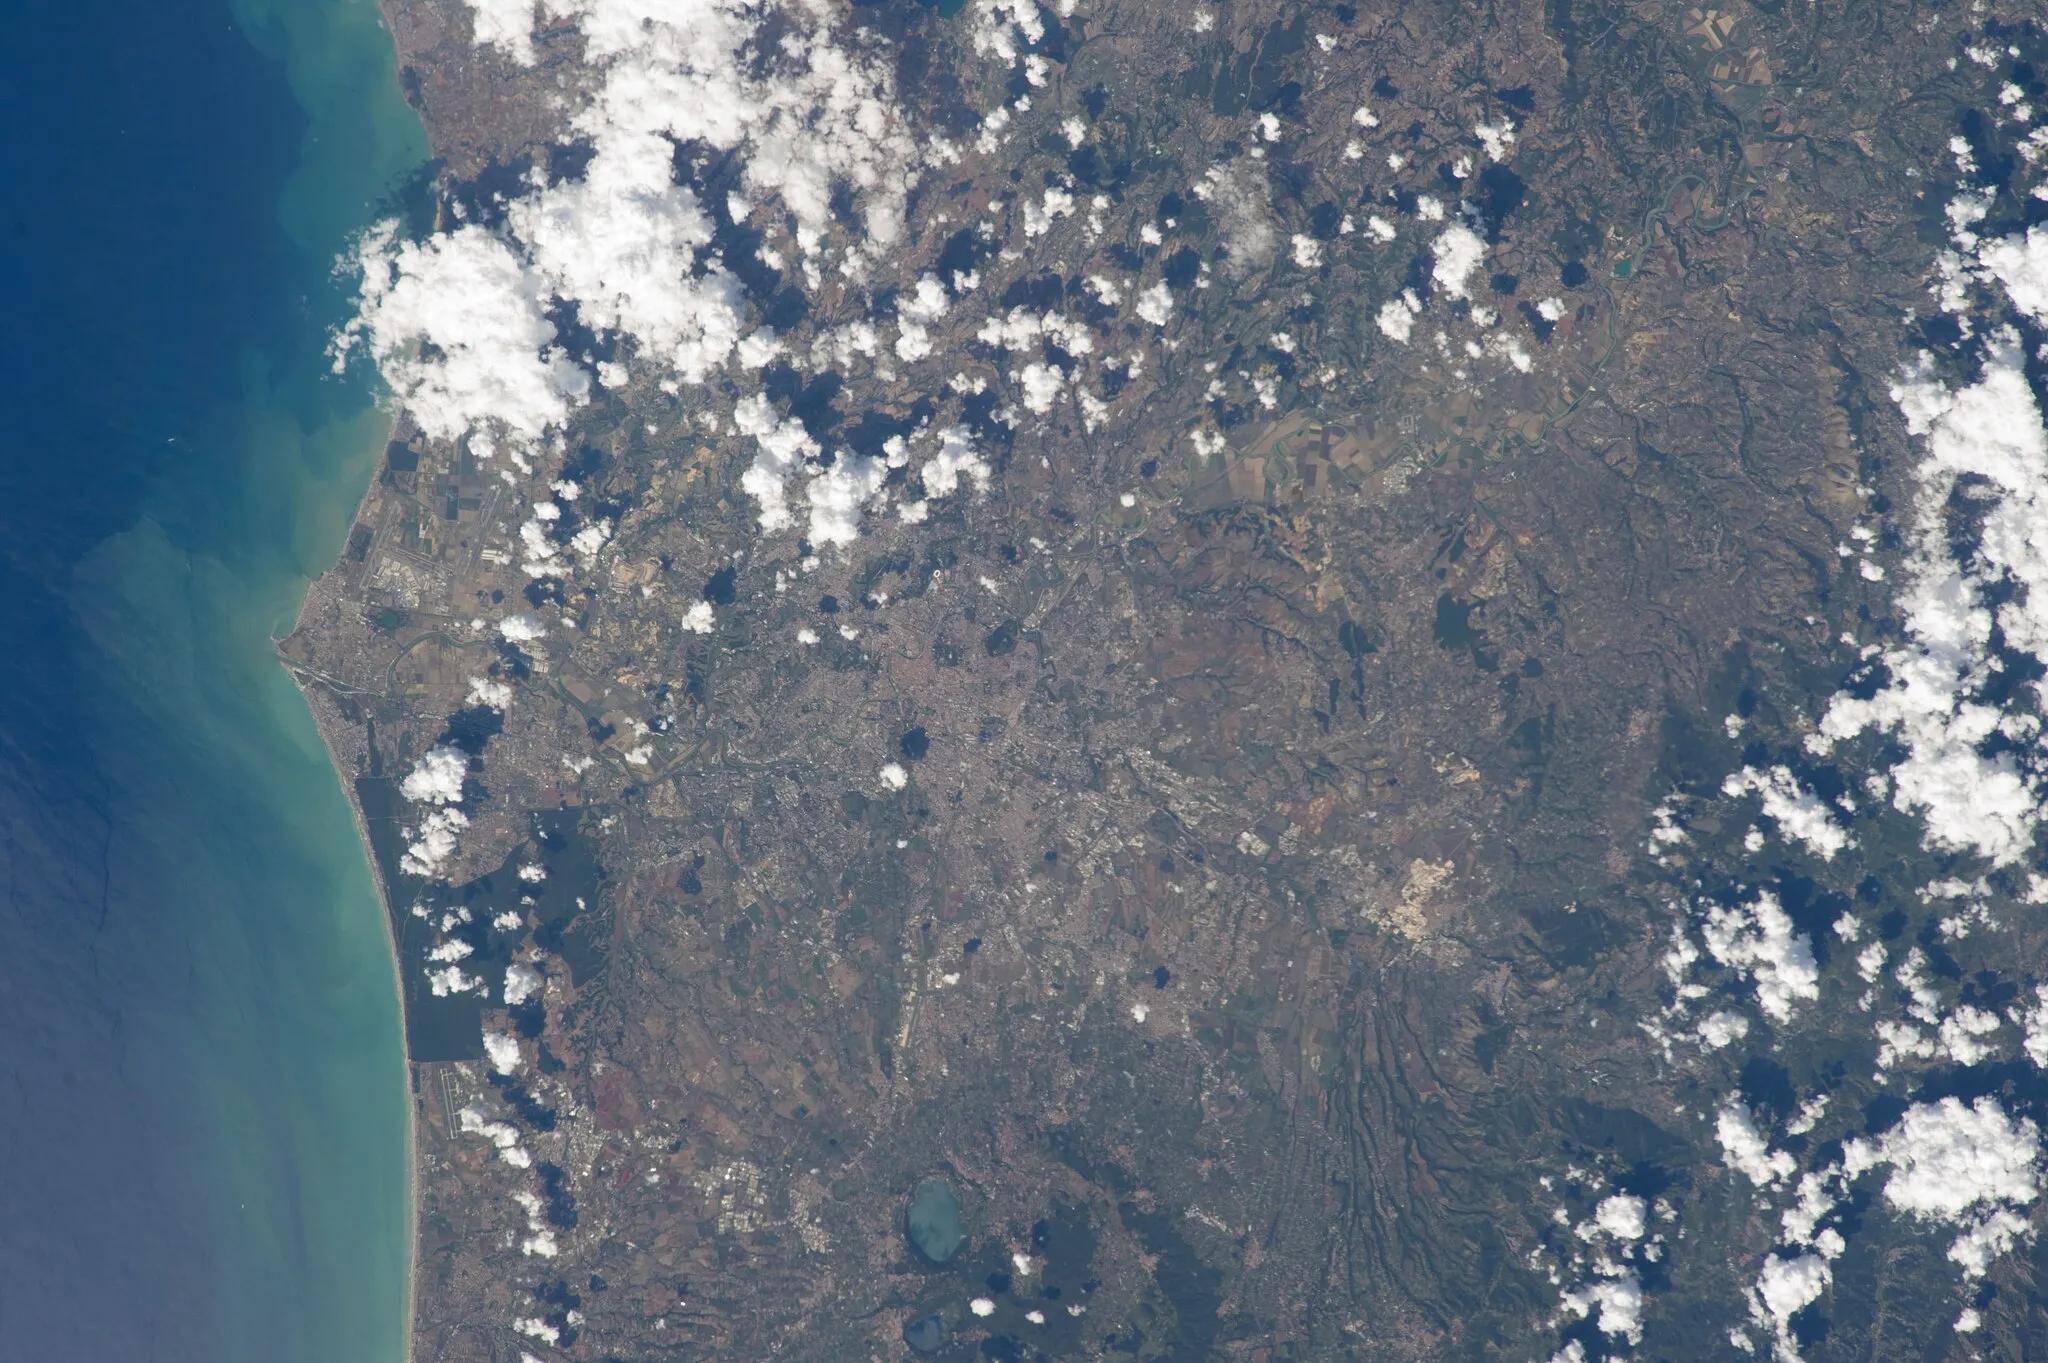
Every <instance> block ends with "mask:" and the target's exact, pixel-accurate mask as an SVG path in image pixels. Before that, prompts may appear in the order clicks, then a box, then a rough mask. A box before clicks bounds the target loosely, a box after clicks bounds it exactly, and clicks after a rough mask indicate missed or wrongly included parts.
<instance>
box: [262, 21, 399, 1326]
mask: <svg viewBox="0 0 2048 1363" xmlns="http://www.w3.org/2000/svg"><path fill="white" fill-rule="evenodd" d="M229 3H230V6H231V8H232V9H233V10H234V12H235V14H236V17H237V21H238V24H239V25H240V27H242V28H243V30H244V31H245V33H246V35H247V36H248V37H249V39H250V41H251V42H252V44H254V45H255V46H257V47H258V48H259V49H260V50H264V51H265V52H266V55H269V56H270V57H272V58H273V59H275V60H277V61H279V62H280V63H281V64H282V65H283V66H284V67H285V69H286V72H287V75H288V78H289V80H290V83H291V85H292V88H293V92H294V94H295V96H296V97H297V98H298V100H299V102H300V104H301V106H302V107H303V109H304V111H305V113H306V116H307V118H308V122H309V127H308V132H307V136H306V139H305V141H304V143H303V144H302V152H301V160H300V163H299V165H298V167H297V171H296V174H295V176H294V179H293V181H292V183H291V184H289V185H288V186H287V187H286V192H285V194H284V195H283V196H282V198H281V199H280V201H279V204H278V212H279V217H280V219H281V220H282V221H283V223H284V224H285V227H286V230H287V232H288V233H289V234H290V235H291V236H292V237H293V238H294V239H296V240H298V241H299V243H300V245H301V246H302V247H303V248H304V249H306V250H307V252H308V253H309V255H312V256H313V258H314V259H316V260H319V261H321V262H322V263H323V264H325V265H327V266H328V268H329V271H330V272H329V274H328V275H327V276H326V283H327V286H328V287H330V288H333V289H334V292H335V293H336V294H338V295H340V296H339V297H338V299H337V302H338V304H339V311H340V313H341V314H342V315H345V314H346V313H347V312H348V311H350V310H351V308H352V297H351V296H350V295H349V294H347V293H345V292H343V290H341V289H340V288H337V287H335V286H336V282H337V281H336V279H335V277H334V275H333V274H332V273H331V270H332V264H331V263H332V262H334V261H335V260H336V259H337V253H338V251H339V250H341V249H345V246H346V242H347V241H348V240H349V239H351V238H352V237H353V236H354V234H355V233H356V232H358V231H360V230H362V229H364V228H367V227H368V226H370V224H371V223H372V222H374V221H375V220H376V219H377V218H378V217H380V216H382V215H383V214H384V213H385V212H386V211H388V207H389V199H388V196H389V194H390V193H391V192H392V190H393V189H394V188H395V187H396V186H397V184H398V182H399V180H400V179H401V178H402V177H403V176H405V175H409V174H410V173H412V171H413V170H414V169H416V167H417V166H418V165H420V164H423V163H424V161H425V159H426V158H427V156H429V155H431V150H432V149H431V147H430V146H429V144H428V142H427V138H426V133H425V128H424V126H423V125H422V124H421V122H420V120H419V117H418V115H417V114H416V112H415V111H414V110H413V109H412V107H411V106H410V105H409V104H407V103H406V101H405V100H404V98H403V97H402V95H401V94H400V80H399V59H398V50H397V46H396V42H395V40H394V37H393V31H392V26H391V21H390V15H389V14H388V13H387V12H386V9H385V7H384V5H383V4H382V3H379V4H376V5H372V6H367V7H365V6H359V5H356V4H353V3H342V4H337V3H335V0H229ZM332 123H341V124H343V125H344V126H343V127H342V128H340V129H339V130H338V135H336V136H323V130H322V125H323V124H332ZM336 223H346V228H345V230H344V231H343V232H342V233H341V234H340V239H336V236H335V234H334V231H333V227H334V225H335V224H336ZM333 320H337V321H338V320H339V317H337V318H335V319H333ZM329 325H332V321H330V323H329ZM324 334H325V328H323V339H324ZM320 382H322V383H323V384H331V383H332V382H333V380H332V378H331V377H328V376H325V375H323V376H322V379H321V380H320ZM350 386H351V387H354V388H356V389H357V390H358V392H359V393H360V395H361V396H362V398H363V399H364V402H365V405H366V407H375V408H376V409H377V416H376V418H375V419H374V420H372V421H370V422H368V429H367V430H365V431H363V432H361V433H360V443H359V444H356V446H355V448H354V450H352V451H348V452H345V453H344V454H343V456H342V458H343V461H344V462H345V465H346V468H347V469H348V470H349V471H348V472H345V473H343V475H342V480H343V481H344V482H345V483H347V484H349V487H348V491H347V493H346V494H345V495H344V496H342V497H339V498H336V499H334V504H333V505H332V506H330V507H329V508H327V510H328V512H329V514H330V515H331V516H332V517H333V519H332V520H331V521H329V522H328V523H326V524H325V525H324V526H323V527H322V531H323V533H322V534H321V536H320V540H321V541H322V542H321V543H319V544H318V546H317V547H309V548H308V549H307V550H306V551H305V553H304V555H303V559H302V562H301V564H300V565H299V566H300V574H299V588H298V591H297V600H296V602H295V603H294V608H293V610H292V612H291V618H290V621H289V627H288V628H277V627H275V626H274V627H273V629H272V630H271V632H270V633H271V640H270V643H271V652H272V659H273V663H274V665H276V666H278V667H280V668H281V670H282V671H283V672H284V674H285V676H286V677H287V678H288V679H289V681H290V683H291V688H292V692H293V694H295V695H296V696H297V697H298V698H299V700H300V703H301V704H303V705H304V706H305V709H306V713H307V716H308V717H309V718H310V719H311V721H312V727H313V729H314V731H315V732H316V733H317V734H318V735H319V741H320V750H321V753H322V754H323V756H324V758H325V761H326V764H327V766H328V768H329V770H330V771H331V773H332V775H333V778H334V780H335V782H336V784H337V785H338V786H339V787H340V793H341V796H342V799H343V801H344V803H345V804H346V806H347V808H348V811H349V818H350V821H351V823H352V825H353V827H354V832H355V847H356V849H357V855H359V856H360V858H361V862H362V865H363V866H364V867H365V868H366V870H367V871H368V873H369V875H368V878H369V884H370V887H371V890H372V892H373V894H374V897H375V900H376V903H377V907H378V910H379V913H380V915H381V917H382V920H383V921H382V927H381V940H382V943H383V952H384V961H385V969H386V980H387V986H388V991H389V997H390V1000H391V1012H392V1016H393V1017H394V1019H395V1021H396V1024H397V1039H398V1051H399V1053H398V1056H397V1059H398V1073H397V1075H396V1076H395V1078H396V1080H397V1083H398V1085H399V1099H400V1101H401V1102H402V1103H403V1105H404V1126H403V1144H404V1148H403V1152H402V1157H401V1159H402V1164H401V1167H402V1169H403V1177H404V1194H403V1213H402V1214H403V1218H404V1225H403V1230H402V1235H401V1239H400V1251H401V1253H402V1255H403V1274H402V1276H403V1297H402V1301H401V1302H400V1303H399V1310H400V1313H401V1315H400V1319H399V1320H398V1321H397V1322H396V1323H395V1324H396V1327H397V1330H398V1334H399V1338H400V1339H401V1340H402V1343H401V1344H400V1346H399V1349H400V1352H399V1359H400V1360H402V1363H413V1359H414V1356H415V1351H416V1335H415V1329H414V1326H415V1321H416V1319H417V1309H418V1302H419V1228H420V1173H421V1170H420V1139H421V1135H420V1131H419V1109H418V1104H417V1103H416V1101H415V1094H414V1072H413V1065H412V1058H411V1053H410V1046H409V1045H408V1042H407V1037H408V1031H407V1027H408V1018H407V1003H406V996H405V982H404V972H403V957H402V954H401V949H400V943H399V938H398V926H397V922H396V919H395V917H394V915H395V913H396V907H395V905H394V904H393V901H392V897H391V887H390V885H389V884H388V883H387V881H386V879H385V876H384V868H383V866H382V864H381V863H380V862H379V860H378V858H377V855H376V851H375V848H374V847H373V845H372V841H371V837H370V830H369V824H368V822H367V818H366V815H365V813H364V811H363V807H362V804H361V801H360V799H359V797H358V794H357V791H356V788H355V774H356V772H357V770H358V769H359V767H360V766H361V765H362V764H363V763H364V762H365V761H366V760H367V749H366V746H365V745H364V744H363V742H362V734H361V731H360V730H358V729H355V728H354V727H353V726H351V725H349V724H348V723H346V722H345V721H344V720H343V719H342V718H341V716H340V715H339V714H338V713H336V709H335V706H336V700H335V697H334V695H333V694H332V692H331V691H330V690H329V688H327V687H326V686H324V685H322V684H321V683H320V682H319V681H318V680H317V678H315V677H314V676H313V675H311V674H310V673H308V672H307V671H306V670H305V669H303V668H302V667H301V666H300V665H298V664H295V663H294V662H293V661H292V660H291V659H289V658H288V657H286V656H284V654H283V653H282V652H281V650H280V646H281V645H282V643H283V642H284V640H285V639H286V638H288V637H290V636H291V635H292V634H293V633H295V632H297V631H298V630H299V629H300V627H301V626H302V624H303V623H304V620H305V617H306V613H307V611H308V610H309V609H312V608H314V607H315V606H316V605H317V604H318V602H319V601H320V599H321V596H322V591H323V588H324V587H326V586H328V585H329V584H330V583H332V582H333V580H334V578H335V577H336V575H337V574H338V573H340V572H341V571H342V569H343V568H344V566H345V564H346V558H345V553H346V546H347V539H348V534H349V531H350V528H351V527H352V526H353V525H354V524H355V520H356V517H357V515H358V514H359V513H360V511H361V509H362V506H363V503H364V502H365V500H366V499H367V498H369V496H370V495H371V492H372V490H373V488H374V486H375V481H376V478H377V476H378V474H379V472H380V471H381V470H382V468H383V465H384V458H385V454H384V451H385V448H386V445H387V443H388V442H389V440H390V439H391V435H392V431H393V426H394V418H393V417H392V415H391V414H390V413H389V412H388V411H386V410H384V409H383V408H382V404H381V400H380V399H379V398H378V397H377V396H376V395H375V394H374V392H373V391H372V390H371V389H370V388H369V387H368V385H367V384H363V383H362V382H361V381H360V380H351V381H350ZM277 623H278V624H279V625H282V624H284V623H285V622H283V621H282V620H280V621H279V622H277Z"/></svg>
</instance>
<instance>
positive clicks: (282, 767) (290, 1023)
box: [0, 0, 425, 1363]
mask: <svg viewBox="0 0 2048 1363" xmlns="http://www.w3.org/2000/svg"><path fill="white" fill-rule="evenodd" d="M0 126H4V127H5V128H6V129H7V131H6V133H5V134H4V135H0V875H4V880H5V897H4V902H0V1360H4V1363H15V1361H16V1360H20V1361H21V1363H31V1361H32V1363H145V1361H146V1360H166V1361H169V1360H176V1361H178V1363H184V1361H185V1360H191V1363H299V1361H300V1360H306V1361H308V1363H311V1361H313V1360H318V1361H320V1363H330V1361H331V1363H344V1361H346V1363H398V1360H400V1359H402V1358H403V1357H404V1348H405V1332H406V1320H405V1312H406V1301H405V1276H406V1272H407V1263H408V1254H409V1248H410V1244H409V1242H410V1223H409V1214H408V1180H409V1164H408V1153H407V1148H406V1111H407V1096H406V1081H405V1070H404V1064H403V1057H402V1054H401V1049H400V1025H399V1022H400V1020H399V1015H398V1005H397V1002H396V998H395V994H394V990H393V976H392V966H391V961H390V957H389V952H388V948H387V938H386V929H385V926H384V920H383V915H382V910H381V908H380V907H379V905H378V903H377V900H376V896H375V893H374V890H373V887H372V884H371V881H370V878H369V873H368V870H367V868H366V866H365V864H364V859H363V855H362V852H361V850H360V848H359V847H358V845H357V842H356V838H355V832H354V827H353V824H352V822H351V819H350V815H349V811H348V808H347V805H346V803H345V802H344V799H343V796H342V791H341V786H340V783H339V781H338V779H337V778H336V775H335V773H334V772H333V771H332V770H331V769H330V767H329V764H328V761H327V757H326V754H325V752H324V750H323V749H322V748H321V746H320V744H319V740H318V736H317V735H316V733H315V732H314V730H313V726H312V723H311V720H310V718H309V716H308V715H307V713H306V710H305V708H304V706H303V704H302V703H301V702H300V700H299V698H298V696H297V693H296V692H294V691H293V689H292V688H291V686H290V685H289V683H288V682H287V680H286V678H285V676H284V674H283V672H282V671H281V670H280V668H279V667H278V666H277V664H276V661H275V656H274V653H273V651H272V646H271V641H272V638H273V637H274V636H275V635H276V634H277V633H280V632H282V631H283V630H285V629H288V628H289V626H290V622H291V619H292V616H293V614H294V612H295V610H296V607H297V604H298V600H299V597H300V595H301V594H302V592H303V590H304V586H305V582H306V579H307V577H308V575H310V574H312V573H315V572H318V571H319V570H320V569H322V568H324V567H325V566H326V565H327V563H328V562H329V561H331V559H332V558H333V557H334V555H335V553H336V552H337V550H338V547H339V545H340V543H341V540H342V537H343V535H344V533H345V532H346V529H347V527H348V524H349V521H350V517H351V515H352V513H353V508H354V505H355V502H356V501H357V499H358V498H359V496H360V493H361V491H362V488H363V486H364V484H365V482H366V480H367V477H368V474H369V470H370V462H369V461H370V459H371V457H372V452H373V451H374V450H375V449H376V448H377V447H378V443H379V440H380V437H381V434H382V429H383V428H382V423H381V420H380V418H379V417H378V416H377V414H376V413H375V411H374V410H373V409H372V408H371V407H370V405H369V402H368V395H367V394H366V392H365V391H364V390H363V389H362V387H361V386H360V385H355V384H343V383H340V382H337V381H335V380H333V379H331V378H330V377H328V376H327V375H326V372H325V370H326V366H325V364H324V362H323V359H322V354H321V351H322V347H323V344H324V339H325V333H326V330H327V328H328V327H329V326H331V325H332V323H333V321H334V320H335V317H336V316H337V310H338V309H339V308H340V307H341V306H342V304H343V300H342V298H341V296H340V294H339V292H338V290H337V287H336V285H335V283H334V281H333V280H332V278H331V276H330V265H331V262H332V260H333V258H334V255H335V253H336V251H337V250H339V249H340V248H341V247H342V245H343V244H344V242H345V241H346V239H347V236H348V234H349V233H350V232H351V231H354V230H356V229H357V228H359V227H360V226H361V225H362V224H363V223H364V222H366V221H367V220H368V219H369V218H370V217H371V216H372V215H373V214H374V213H375V212H376V211H377V208H378V206H379V205H380V203H383V202H386V201H388V197H389V195H390V194H391V192H392V191H393V189H394V187H395V186H396V185H398V184H399V183H400V182H401V181H403V180H404V179H405V177H406V176H407V175H408V174H409V173H410V172H412V171H413V170H414V169H415V168H416V167H417V166H418V165H419V164H420V163H421V162H422V160H423V158H424V156H425V148H424V145H423V142H422V140H421V136H420V132H419V128H418V126H417V123H416V122H415V121H414V120H413V119H412V118H411V116H410V114H409V112H408V111H407V109H406V108H405V106H404V104H403V102H402V100H401V99H400V98H399V95H398V92H397V89H396V81H395V77H394V73H393V71H392V70H391V56H390V52H389V48H388V40H387V39H386V37H385V35H384V34H383V31H382V30H381V28H380V27H379V21H378V18H377V13H376V10H375V7H374V5H373V4H372V3H370V0H12V2H11V3H9V4H7V5H5V6H0Z"/></svg>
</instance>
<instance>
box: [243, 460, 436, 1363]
mask: <svg viewBox="0 0 2048 1363" xmlns="http://www.w3.org/2000/svg"><path fill="white" fill-rule="evenodd" d="M391 427H392V423H391V422H390V421H389V420H386V421H385V422H384V424H383V427H382V435H381V436H380V438H379V442H378V446H377V448H378V449H379V450H380V451H381V450H382V449H383V447H384V443H385V442H386V441H388V440H389V439H390V433H391ZM377 459H378V462H379V464H380V465H381V463H382V460H383V456H382V454H381V453H380V454H379V455H378V456H377ZM373 476H374V474H373ZM364 496H365V497H367V496H368V492H367V490H365V493H364ZM361 501H362V498H358V499H357V505H358V507H360V505H361ZM338 567H339V565H337V566H336V567H331V568H329V569H328V570H327V572H325V573H322V574H321V575H320V576H319V577H316V578H313V579H312V580H310V581H309V582H307V584H306V590H305V591H304V593H303V594H302V595H301V596H300V598H299V609H298V611H297V613H296V614H295V615H294V616H293V619H292V627H291V629H290V630H289V631H287V632H286V635H285V636H281V637H280V640H279V642H281V641H282V638H283V637H289V635H290V634H293V633H296V632H297V631H298V630H299V628H300V626H301V625H302V624H303V623H304V620H305V614H306V610H307V607H308V605H309V604H310V603H311V602H312V600H313V594H314V592H315V591H317V590H318V589H319V587H320V585H321V584H322V583H323V582H325V581H326V580H327V579H328V578H329V577H330V576H331V575H332V574H333V573H335V572H336V571H338ZM277 662H278V666H279V667H280V668H282V669H283V671H284V673H285V675H286V676H287V677H289V678H290V679H291V683H292V687H293V689H294V690H295V691H297V692H298V694H299V696H300V698H301V699H302V700H303V701H304V702H305V705H306V709H307V711H308V713H309V714H311V716H312V719H313V728H314V729H315V730H316V731H317V732H318V733H319V735H320V744H321V747H322V748H323V749H324V750H325V751H326V753H327V760H328V763H329V764H330V765H331V766H332V767H333V768H334V775H335V779H336V780H337V781H338V782H339V783H340V785H341V791H342V798H343V799H344V800H346V801H347V803H348V811H349V817H350V819H351V820H352V821H353V822H354V824H355V830H356V843H357V846H358V847H360V848H361V849H362V854H363V862H364V864H365V865H366V866H368V867H369V871H370V883H371V885H372V886H374V887H375V889H376V893H377V903H378V906H379V907H380V908H381V909H382V910H383V916H384V941H385V946H386V948H387V950H386V955H387V957H388V959H389V964H390V967H391V997H392V1001H393V1004H394V1005H395V1008H396V1011H397V1014H398V1035H399V1044H400V1049H401V1059H402V1061H403V1069H404V1073H403V1076H402V1077H403V1083H404V1097H405V1167H406V1180H405V1222H406V1239H405V1244H406V1250H405V1352H404V1354H403V1355H402V1357H401V1363H414V1354H415V1349H416V1341H415V1332H414V1329H413V1322H414V1320H415V1319H416V1316H417V1312H418V1309H419V1270H420V1255H419V1230H420V1174H421V1171H420V1129H419V1104H418V1103H417V1102H416V1101H414V1092H413V1065H412V1055H411V1049H410V1047H409V1046H408V1045H407V1044H406V1038H407V1036H408V1032H407V1022H408V1019H407V1017H406V1003H405V967H404V959H403V956H402V955H401V953H400V949H399V942H398V924H397V921H396V919H395V917H394V915H395V914H396V912H397V909H396V906H395V905H394V904H393V903H392V899H391V887H390V885H389V883H388V882H386V880H385V879H384V867H383V864H382V863H381V862H379V861H378V859H377V852H376V849H375V847H373V846H372V845H371V842H370V825H369V821H368V819H367V817H366V816H365V815H364V813H363V805H362V801H361V800H360V799H359V798H358V797H357V795H356V790H355V783H354V781H353V780H352V779H350V776H349V773H350V771H352V770H354V769H355V768H356V767H357V766H358V765H359V764H360V762H361V761H362V759H363V749H362V744H361V737H362V735H361V733H360V731H359V730H357V729H356V728H355V727H354V726H353V725H350V724H349V723H347V722H346V721H345V720H343V719H342V718H341V717H340V716H339V715H338V714H336V713H335V712H334V708H333V707H334V705H335V701H334V698H333V695H332V694H331V693H330V691H329V690H328V688H327V686H326V685H325V683H324V682H322V681H321V680H320V679H319V678H317V677H316V676H314V675H313V674H312V673H310V672H309V671H308V670H307V669H305V668H303V667H301V666H299V665H297V664H295V663H293V662H292V661H291V660H290V659H289V658H286V657H284V656H283V655H282V654H281V653H280V654H279V656H278V659H277ZM351 739H352V740H355V741H354V742H350V740H351ZM344 745H347V750H346V751H345V750H344Z"/></svg>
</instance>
